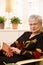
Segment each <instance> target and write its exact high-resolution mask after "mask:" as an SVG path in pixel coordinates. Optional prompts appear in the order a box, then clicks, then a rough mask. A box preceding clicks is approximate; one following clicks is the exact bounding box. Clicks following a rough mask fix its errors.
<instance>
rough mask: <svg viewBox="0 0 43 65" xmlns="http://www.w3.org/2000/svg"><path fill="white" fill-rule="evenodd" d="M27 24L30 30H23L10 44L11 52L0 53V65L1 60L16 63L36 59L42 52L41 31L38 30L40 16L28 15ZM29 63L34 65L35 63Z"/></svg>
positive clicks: (39, 27) (42, 39) (40, 22)
mask: <svg viewBox="0 0 43 65" xmlns="http://www.w3.org/2000/svg"><path fill="white" fill-rule="evenodd" d="M29 25H30V30H31V32H29V31H27V32H24V34H22V35H21V36H20V37H19V38H18V39H17V40H16V41H15V42H14V43H12V44H11V46H10V49H11V50H10V51H12V53H11V54H9V53H7V52H6V53H5V55H4V54H3V55H1V56H0V65H4V64H3V61H4V62H5V63H16V62H17V61H20V60H26V59H33V58H36V59H38V58H40V56H41V55H42V54H43V32H41V31H40V29H41V27H42V18H41V16H39V15H31V16H30V17H29ZM2 50H3V49H2ZM26 65H28V64H26ZM30 65H35V63H32V64H30Z"/></svg>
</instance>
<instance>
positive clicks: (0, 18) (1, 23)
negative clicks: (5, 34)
mask: <svg viewBox="0 0 43 65" xmlns="http://www.w3.org/2000/svg"><path fill="white" fill-rule="evenodd" d="M4 22H5V17H4V16H0V29H3V28H4Z"/></svg>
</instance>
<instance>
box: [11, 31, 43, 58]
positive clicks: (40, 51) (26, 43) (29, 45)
mask: <svg viewBox="0 0 43 65" xmlns="http://www.w3.org/2000/svg"><path fill="white" fill-rule="evenodd" d="M31 34H32V33H31V32H25V33H24V34H22V35H21V36H20V37H19V38H18V39H17V40H16V41H15V42H14V43H13V44H12V45H11V46H14V47H17V48H19V49H20V50H21V53H20V55H24V56H26V57H27V58H37V59H38V58H40V56H41V55H43V33H42V32H41V33H40V34H38V35H35V36H33V37H32V38H29V37H30V35H31Z"/></svg>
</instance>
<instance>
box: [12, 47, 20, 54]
mask: <svg viewBox="0 0 43 65" xmlns="http://www.w3.org/2000/svg"><path fill="white" fill-rule="evenodd" d="M11 49H12V51H13V52H14V53H16V54H20V51H21V50H20V49H18V48H15V47H11Z"/></svg>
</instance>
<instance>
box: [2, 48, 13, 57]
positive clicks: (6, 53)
mask: <svg viewBox="0 0 43 65" xmlns="http://www.w3.org/2000/svg"><path fill="white" fill-rule="evenodd" d="M3 54H5V55H6V56H8V57H11V56H13V51H12V49H11V48H9V49H8V50H7V51H6V52H5V51H3Z"/></svg>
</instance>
